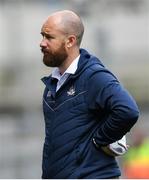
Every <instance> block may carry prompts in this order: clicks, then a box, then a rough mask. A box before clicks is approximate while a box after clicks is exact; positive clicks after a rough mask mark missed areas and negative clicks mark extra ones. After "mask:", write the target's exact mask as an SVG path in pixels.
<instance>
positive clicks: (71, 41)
mask: <svg viewBox="0 0 149 180" xmlns="http://www.w3.org/2000/svg"><path fill="white" fill-rule="evenodd" d="M76 41H77V39H76V36H74V35H70V36H69V37H68V39H67V42H66V45H67V48H71V47H72V46H74V45H75V44H76Z"/></svg>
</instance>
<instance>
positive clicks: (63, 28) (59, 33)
mask: <svg viewBox="0 0 149 180" xmlns="http://www.w3.org/2000/svg"><path fill="white" fill-rule="evenodd" d="M83 33H84V26H83V23H82V21H81V19H80V17H79V16H78V15H76V14H75V13H74V12H72V11H69V10H64V11H58V12H55V13H53V14H52V15H50V16H49V17H48V19H47V20H46V21H45V23H44V24H43V26H42V29H41V34H42V36H43V39H42V41H41V43H40V47H41V50H42V52H43V54H44V57H43V62H44V64H45V65H47V66H50V67H60V66H62V65H63V64H64V63H65V61H66V60H67V59H68V57H69V56H71V54H75V51H77V52H78V51H79V46H80V44H81V40H82V36H83Z"/></svg>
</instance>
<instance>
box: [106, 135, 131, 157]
mask: <svg viewBox="0 0 149 180" xmlns="http://www.w3.org/2000/svg"><path fill="white" fill-rule="evenodd" d="M109 149H110V150H111V151H112V152H114V153H115V154H116V155H117V156H120V155H123V154H125V153H126V151H127V150H128V145H127V144H126V136H123V137H122V139H120V140H118V141H116V142H114V143H112V144H110V145H109Z"/></svg>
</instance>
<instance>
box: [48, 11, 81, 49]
mask: <svg viewBox="0 0 149 180" xmlns="http://www.w3.org/2000/svg"><path fill="white" fill-rule="evenodd" d="M51 18H52V19H54V20H55V23H56V25H57V28H59V29H60V30H61V31H63V33H64V34H66V35H75V36H76V39H77V45H78V46H80V44H81V41H82V37H83V34H84V25H83V23H82V21H81V18H80V17H79V16H78V15H77V14H76V13H74V12H73V11H69V10H63V11H57V12H55V13H53V14H52V15H50V16H49V17H48V20H50V19H51Z"/></svg>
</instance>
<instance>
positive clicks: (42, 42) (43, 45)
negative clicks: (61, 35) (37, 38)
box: [40, 38, 47, 47]
mask: <svg viewBox="0 0 149 180" xmlns="http://www.w3.org/2000/svg"><path fill="white" fill-rule="evenodd" d="M46 46H47V42H46V40H45V38H43V39H42V41H41V42H40V47H46Z"/></svg>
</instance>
